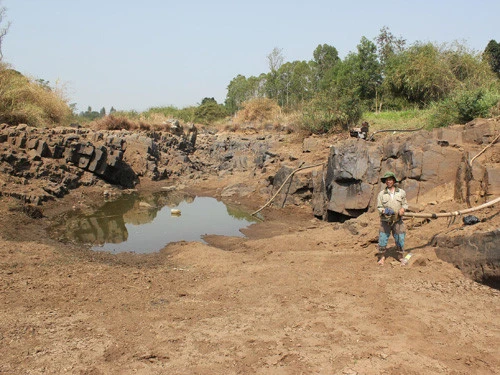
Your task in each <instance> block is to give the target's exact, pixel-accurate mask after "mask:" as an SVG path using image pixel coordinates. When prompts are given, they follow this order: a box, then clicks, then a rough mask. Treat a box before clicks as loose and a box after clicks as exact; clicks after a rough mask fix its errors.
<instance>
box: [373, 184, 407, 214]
mask: <svg viewBox="0 0 500 375" xmlns="http://www.w3.org/2000/svg"><path fill="white" fill-rule="evenodd" d="M387 207H389V208H392V209H393V210H394V212H395V213H398V212H399V210H400V209H401V208H404V209H405V211H406V210H407V209H408V202H407V201H406V192H405V191H404V190H403V189H400V188H395V190H394V194H391V193H390V192H389V189H387V188H385V189H384V190H382V191H381V192H380V193H378V198H377V209H378V212H379V213H380V214H383V213H384V210H385V209H386V208H387Z"/></svg>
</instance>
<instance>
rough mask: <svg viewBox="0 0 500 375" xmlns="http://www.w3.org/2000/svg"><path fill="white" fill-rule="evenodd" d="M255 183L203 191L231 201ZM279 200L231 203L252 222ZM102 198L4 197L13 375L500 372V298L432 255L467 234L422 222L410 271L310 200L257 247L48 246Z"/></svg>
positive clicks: (1, 326) (413, 238)
mask: <svg viewBox="0 0 500 375" xmlns="http://www.w3.org/2000/svg"><path fill="white" fill-rule="evenodd" d="M287 147H290V145H287ZM248 180H249V178H248V174H242V175H237V174H233V175H231V176H229V177H226V178H225V179H224V180H221V179H218V178H214V177H212V178H208V179H206V180H202V181H199V182H197V183H196V184H194V185H192V186H188V187H189V188H190V189H192V191H193V192H196V193H198V194H208V195H211V194H212V195H215V196H217V194H218V193H219V192H220V189H221V188H222V187H223V186H228V185H231V184H233V183H237V182H240V181H247V182H248ZM186 185H187V184H186ZM140 188H141V189H157V188H159V185H154V184H151V185H149V186H146V185H144V186H141V187H140ZM101 189H102V188H101ZM436 195H437V194H436ZM268 198H269V197H262V196H260V195H258V194H255V196H251V197H233V198H232V199H233V200H237V201H238V202H239V203H240V204H242V205H243V206H246V207H247V208H248V209H249V210H251V211H253V210H256V209H258V208H259V207H261V206H262V205H264V203H265V202H266V199H268ZM101 200H102V190H99V189H98V188H95V189H91V188H88V187H87V188H83V189H78V190H75V191H72V192H71V193H70V194H69V195H67V196H66V197H65V198H63V199H61V200H58V201H56V202H49V203H47V204H45V205H44V207H43V214H44V217H43V218H41V219H33V218H31V217H29V216H28V215H26V214H25V213H23V212H21V211H20V210H18V209H17V207H18V204H17V203H16V201H15V200H13V199H12V198H8V197H1V198H0V201H1V208H0V213H1V215H0V221H1V228H2V229H1V231H0V234H1V235H0V257H1V259H2V261H1V263H0V288H1V293H0V347H1V361H0V373H2V374H3V373H5V374H42V373H44V374H64V373H68V374H129V373H137V374H499V373H500V349H499V345H498V343H499V342H500V320H499V318H498V317H499V315H500V303H499V302H500V298H499V297H500V293H499V292H498V291H497V290H496V289H493V288H490V287H488V286H485V285H481V284H478V283H476V282H474V281H472V280H470V279H468V278H467V277H466V276H464V275H463V274H462V273H461V272H460V271H459V270H458V269H457V268H455V267H454V266H452V265H451V264H448V263H446V262H443V261H441V260H439V259H438V258H437V257H436V254H435V251H434V248H433V247H432V246H431V245H430V244H431V239H432V237H433V236H434V235H435V234H436V233H440V232H443V231H444V230H446V231H451V230H453V229H456V230H460V223H455V224H453V225H452V226H451V227H449V228H447V227H446V221H445V219H438V220H434V221H431V222H430V223H428V224H424V225H420V224H422V223H418V222H408V226H409V228H410V229H409V231H408V240H407V243H408V246H407V250H409V251H412V252H413V253H414V254H415V255H414V257H413V258H412V260H411V262H410V264H409V265H408V266H406V267H401V266H400V263H399V262H398V261H397V260H396V259H394V258H389V259H388V260H387V262H386V264H385V265H384V266H382V267H381V266H378V265H377V262H376V260H377V259H376V243H375V241H376V238H377V228H378V223H377V217H376V215H375V214H365V215H363V216H362V217H360V218H358V219H356V220H353V221H350V222H348V223H345V224H339V223H327V222H322V221H319V220H317V219H315V218H314V217H313V216H312V214H311V209H310V207H308V206H307V205H304V206H293V207H285V208H282V209H281V208H276V207H267V208H265V209H264V210H263V213H264V216H265V217H266V221H264V222H262V223H258V224H255V225H253V226H252V227H250V228H249V229H247V230H245V231H244V232H245V234H246V238H227V237H219V236H211V237H207V241H208V243H209V245H206V244H202V243H197V242H179V243H175V244H171V245H169V246H167V247H166V248H165V249H163V250H162V251H161V252H159V253H156V254H152V255H133V254H120V255H109V254H103V253H96V252H92V251H90V250H88V249H85V248H82V247H78V246H75V245H67V244H62V243H59V242H57V241H55V240H52V239H50V238H49V237H48V235H47V232H46V228H47V226H48V225H49V224H50V222H51V220H52V219H53V218H54V217H56V216H57V215H58V214H60V213H61V212H62V211H64V210H67V209H70V208H71V207H73V206H75V205H89V206H90V205H95V204H98V203H99V202H100V201H101ZM497 211H498V210H497ZM497 211H495V210H493V209H491V210H490V211H489V215H492V214H494V212H497ZM485 215H486V216H488V213H485ZM497 216H498V215H497ZM488 225H491V224H488V223H480V224H477V226H478V227H477V228H476V229H477V230H480V229H481V228H486V227H487V226H488ZM495 225H496V224H495ZM481 226H483V227H481ZM390 244H391V245H393V242H391V243H390Z"/></svg>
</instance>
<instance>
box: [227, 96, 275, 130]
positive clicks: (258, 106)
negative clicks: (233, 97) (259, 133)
mask: <svg viewBox="0 0 500 375" xmlns="http://www.w3.org/2000/svg"><path fill="white" fill-rule="evenodd" d="M241 107H242V108H241V109H240V110H239V111H238V112H236V114H235V116H234V118H233V124H234V125H244V124H251V125H265V124H266V123H271V124H274V123H276V122H277V120H278V117H279V115H280V113H281V108H280V106H279V105H278V103H276V101H275V100H272V99H268V98H255V99H251V100H249V101H246V102H244V103H242V105H241Z"/></svg>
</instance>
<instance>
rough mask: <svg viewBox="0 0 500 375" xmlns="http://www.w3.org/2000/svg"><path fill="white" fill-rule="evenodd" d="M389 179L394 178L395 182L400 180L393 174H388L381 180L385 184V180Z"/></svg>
mask: <svg viewBox="0 0 500 375" xmlns="http://www.w3.org/2000/svg"><path fill="white" fill-rule="evenodd" d="M389 177H392V178H393V179H394V181H396V182H399V181H398V179H397V178H396V175H395V174H394V173H392V172H386V173H385V174H384V176H383V177H382V178H381V179H380V181H382V182H383V183H385V180H387V179H388V178H389Z"/></svg>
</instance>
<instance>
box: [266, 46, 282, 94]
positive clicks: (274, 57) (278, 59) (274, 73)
mask: <svg viewBox="0 0 500 375" xmlns="http://www.w3.org/2000/svg"><path fill="white" fill-rule="evenodd" d="M284 60H285V57H284V56H283V50H282V49H281V48H278V47H274V48H273V50H272V51H271V53H270V54H269V55H267V62H268V65H269V73H268V74H267V79H266V82H265V86H266V96H267V97H269V98H270V99H278V96H279V85H280V83H279V82H278V80H279V78H278V70H279V69H280V67H281V65H283V61H284Z"/></svg>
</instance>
